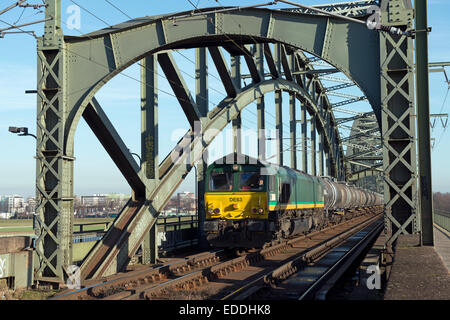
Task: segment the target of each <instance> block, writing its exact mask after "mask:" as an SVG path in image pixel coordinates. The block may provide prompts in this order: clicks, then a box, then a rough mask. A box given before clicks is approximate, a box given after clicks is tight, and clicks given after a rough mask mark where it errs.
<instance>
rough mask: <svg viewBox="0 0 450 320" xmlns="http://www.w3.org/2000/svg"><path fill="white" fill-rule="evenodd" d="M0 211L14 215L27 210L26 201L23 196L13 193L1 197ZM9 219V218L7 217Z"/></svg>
mask: <svg viewBox="0 0 450 320" xmlns="http://www.w3.org/2000/svg"><path fill="white" fill-rule="evenodd" d="M0 212H3V213H11V214H12V215H14V214H16V213H19V214H20V213H24V212H25V201H24V199H23V197H22V196H19V195H12V196H3V197H1V199H0ZM5 219H9V218H5Z"/></svg>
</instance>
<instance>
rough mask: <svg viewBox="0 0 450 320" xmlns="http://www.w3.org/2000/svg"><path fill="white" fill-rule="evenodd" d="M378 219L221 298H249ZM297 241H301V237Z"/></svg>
mask: <svg viewBox="0 0 450 320" xmlns="http://www.w3.org/2000/svg"><path fill="white" fill-rule="evenodd" d="M378 219H379V214H378V215H376V216H374V217H371V218H369V219H367V220H364V221H363V222H361V223H359V224H357V225H355V226H352V228H351V229H350V230H345V231H343V232H341V233H338V234H337V235H335V236H334V237H333V238H332V239H329V240H327V241H326V242H325V243H319V244H318V245H316V246H313V247H312V248H310V249H309V250H308V251H306V252H302V254H301V255H300V256H294V258H291V259H290V260H289V261H288V262H286V263H284V264H283V265H282V266H280V267H278V268H276V269H275V270H271V271H270V272H267V273H265V274H264V275H262V276H260V277H258V278H257V279H255V280H253V281H251V282H250V283H247V284H246V285H244V286H242V287H240V288H239V289H237V290H235V291H233V292H231V293H230V294H228V295H226V296H225V297H223V298H222V299H221V300H243V299H245V298H248V297H249V296H251V295H253V294H254V293H256V292H257V291H259V290H260V289H262V288H265V287H267V284H268V283H270V282H274V280H275V279H277V280H278V279H279V278H280V277H281V278H283V277H285V276H290V275H291V274H292V273H294V272H293V271H292V270H295V269H296V268H297V269H298V267H299V266H301V265H304V264H305V263H306V262H305V261H308V260H310V259H314V258H315V257H316V256H323V255H324V254H326V253H327V252H329V251H330V250H332V249H334V248H336V247H337V246H338V245H339V244H341V243H342V242H344V241H345V240H346V239H347V238H349V237H350V236H352V235H353V234H355V233H357V232H358V231H360V230H361V229H363V228H365V227H367V225H370V224H372V223H373V221H374V220H378ZM327 229H328V228H327ZM324 230H325V229H324ZM324 230H321V231H324ZM310 239H312V237H310ZM297 241H300V239H299V240H297Z"/></svg>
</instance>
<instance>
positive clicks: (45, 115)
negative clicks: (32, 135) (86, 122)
mask: <svg viewBox="0 0 450 320" xmlns="http://www.w3.org/2000/svg"><path fill="white" fill-rule="evenodd" d="M46 5H47V7H46V10H45V16H46V18H48V19H50V18H52V19H51V20H49V21H46V22H45V27H44V35H43V37H42V38H38V42H37V50H38V64H37V65H38V70H37V72H38V77H37V78H38V83H37V95H38V96H37V128H36V130H37V140H36V199H37V207H36V215H35V216H34V219H33V227H34V231H35V234H36V236H37V239H36V254H37V260H38V262H37V263H36V264H35V279H37V280H43V281H47V280H48V281H51V282H58V283H63V282H64V280H65V274H66V273H67V269H66V268H67V267H68V266H69V265H71V264H72V229H73V205H74V204H73V199H74V197H73V161H74V160H75V158H74V157H73V149H71V148H69V150H67V152H66V151H65V149H64V130H65V124H66V117H67V104H66V100H65V90H66V82H65V51H64V46H65V44H64V38H63V34H62V29H61V1H60V0H47V1H46Z"/></svg>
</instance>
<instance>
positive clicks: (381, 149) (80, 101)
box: [34, 0, 421, 282]
mask: <svg viewBox="0 0 450 320" xmlns="http://www.w3.org/2000/svg"><path fill="white" fill-rule="evenodd" d="M46 4H47V7H46V22H45V32H44V35H43V36H42V37H40V38H38V45H37V47H38V49H37V56H38V70H37V72H38V84H37V94H38V99H37V100H38V101H37V102H38V111H37V130H38V131H37V150H36V153H37V155H36V158H37V165H36V195H37V199H38V206H37V209H36V216H35V221H34V225H35V232H36V235H37V240H36V253H37V260H38V263H36V265H35V275H36V279H37V280H41V281H55V282H64V281H65V279H66V278H67V267H68V266H69V265H71V264H72V230H73V228H72V226H73V210H74V193H73V176H74V161H75V150H74V139H75V132H76V129H77V126H78V123H79V121H80V119H81V118H83V119H84V120H85V121H86V122H87V124H88V125H89V127H90V128H91V130H92V131H93V132H94V134H95V135H96V137H97V138H98V140H99V141H100V142H101V144H102V145H103V147H104V148H105V150H106V151H107V152H108V154H109V155H110V157H111V159H112V160H113V162H114V163H115V165H116V166H117V168H118V169H119V170H120V172H121V173H122V174H123V176H124V177H125V179H126V181H127V182H128V183H129V185H130V187H131V189H132V198H131V199H129V201H128V203H127V204H126V206H125V207H124V208H123V210H122V211H121V213H120V214H119V216H118V217H117V219H116V220H115V221H114V223H113V225H112V226H111V227H110V229H109V230H108V232H107V233H106V234H105V235H104V237H103V239H102V240H100V241H98V242H97V244H96V245H95V246H94V248H93V249H92V250H91V251H90V253H89V254H88V256H87V257H86V259H85V260H84V262H83V264H82V265H81V273H82V277H83V278H84V279H88V278H93V277H100V276H105V275H109V274H113V273H116V272H118V271H120V270H123V269H124V268H125V267H126V265H127V264H128V262H129V261H130V259H131V258H132V257H133V255H134V254H135V253H136V251H137V250H138V248H139V247H140V246H141V245H142V248H143V252H144V254H145V255H151V254H152V252H153V251H154V250H153V249H154V243H155V238H154V233H153V232H151V230H152V228H154V225H155V221H156V219H157V217H158V213H159V212H160V211H161V210H162V208H163V207H164V206H165V204H166V203H167V202H168V200H169V199H170V197H171V195H172V194H173V193H174V192H175V191H176V189H177V187H178V186H179V184H180V183H181V182H182V180H183V179H184V177H185V176H186V175H187V174H188V173H189V171H190V170H191V169H192V167H193V166H194V165H196V164H197V166H198V195H199V212H202V210H204V204H203V203H202V194H203V192H204V191H203V190H204V186H203V184H204V171H205V166H206V157H202V155H203V153H204V151H205V150H206V149H207V147H208V146H209V145H210V144H211V142H212V141H213V140H214V138H215V137H216V136H217V134H218V133H219V132H220V131H222V130H224V128H225V127H226V126H227V125H228V124H230V123H232V126H233V130H235V132H236V137H237V138H236V139H235V145H234V149H235V150H236V151H240V150H241V144H240V135H239V132H240V131H239V128H241V125H242V118H241V112H242V111H243V110H244V109H245V108H246V107H247V106H248V105H249V104H251V103H253V102H256V104H257V127H258V129H265V128H266V117H265V116H266V104H265V102H266V101H265V95H266V94H268V93H271V92H274V95H275V110H276V128H277V129H278V131H277V132H278V133H277V134H278V136H277V141H278V143H277V148H278V149H277V151H278V154H277V159H276V161H277V163H279V164H286V163H287V161H285V159H283V153H284V152H283V149H284V147H283V143H281V141H282V139H283V136H285V132H283V120H282V119H283V117H282V103H283V102H282V92H285V93H288V95H289V99H288V103H289V110H290V113H289V123H288V128H289V137H290V163H291V165H292V166H294V167H296V168H297V167H298V169H302V170H304V171H307V172H308V173H310V174H313V175H329V176H333V177H335V178H336V179H339V180H347V181H351V182H355V183H357V184H358V183H359V184H361V183H362V184H364V185H367V184H370V183H371V184H372V185H374V184H375V186H376V183H374V181H372V182H370V181H369V182H367V181H365V182H364V181H363V180H364V179H368V177H373V179H377V180H376V181H378V184H379V185H380V183H381V182H382V184H381V186H383V189H384V197H385V224H386V231H387V234H388V237H387V245H391V244H392V243H393V242H394V241H395V239H396V237H397V236H398V235H399V234H401V233H418V232H420V231H421V223H420V221H421V220H420V214H421V212H420V210H417V208H419V205H418V203H419V197H418V190H419V188H418V186H419V184H418V173H417V169H416V168H417V163H416V154H417V152H416V143H417V135H416V124H415V121H416V117H415V114H416V110H415V102H414V77H413V75H414V64H413V63H414V62H413V54H414V51H413V39H412V38H411V37H406V36H397V35H391V34H389V33H384V32H377V31H374V30H370V29H368V28H367V27H365V26H364V25H361V24H358V23H355V22H350V21H347V20H342V19H339V18H336V17H332V16H328V15H325V14H318V13H317V12H315V11H309V10H305V9H297V8H294V9H286V10H271V9H270V6H269V8H261V7H257V6H254V7H246V8H238V7H229V8H224V7H218V8H206V9H196V10H193V11H186V12H179V13H175V14H170V15H160V16H153V17H143V18H138V19H132V20H130V21H126V22H124V23H122V24H119V25H115V26H112V27H110V28H106V29H102V30H98V31H96V32H92V33H89V34H85V35H82V36H77V37H75V36H64V35H63V33H62V28H61V15H60V14H61V13H60V11H61V1H60V0H47V1H46ZM371 5H378V2H377V1H370V0H368V1H355V2H351V3H350V2H349V3H340V4H335V5H327V6H320V8H321V9H322V10H325V11H328V12H332V13H339V14H341V15H345V16H351V17H354V18H359V19H361V20H365V19H366V18H367V16H368V14H367V9H368V8H369V6H371ZM382 19H383V23H384V24H386V25H388V26H395V27H399V28H401V29H402V30H411V29H412V28H413V9H412V6H411V4H410V1H403V0H391V1H389V4H388V7H387V8H386V10H385V11H383V12H382ZM183 49H195V54H196V58H195V70H196V71H195V72H196V73H195V79H196V80H195V93H191V92H190V91H189V89H188V86H187V84H186V81H185V79H184V78H183V75H182V73H181V71H180V69H179V68H178V67H177V64H176V61H175V59H174V57H173V52H175V51H177V50H183ZM208 55H209V56H210V57H211V59H212V61H213V63H214V66H215V68H216V69H217V72H218V74H219V77H220V80H221V82H222V84H223V88H224V90H225V92H226V97H225V98H224V99H223V100H222V101H221V102H220V103H219V104H218V105H214V107H213V108H210V104H211V102H210V101H209V98H208V96H209V90H208V88H209V86H208V75H209V72H208V67H209V66H208ZM227 57H229V59H228V58H227ZM320 61H324V62H325V63H326V65H327V66H328V68H325V69H324V68H317V63H318V62H320ZM136 63H138V64H139V66H140V70H141V78H140V82H141V123H142V126H141V146H142V148H141V157H142V165H141V166H140V165H139V164H138V163H137V162H136V161H135V160H134V159H133V157H132V155H131V154H130V151H129V150H128V148H127V147H126V146H125V144H124V142H123V141H122V139H121V137H120V136H119V134H118V133H117V132H116V130H115V128H114V127H113V125H112V124H111V122H110V121H109V119H108V116H107V114H106V113H105V112H104V111H103V109H102V107H101V106H100V104H99V103H98V101H97V100H96V98H95V94H96V93H97V92H98V91H99V90H100V89H101V88H102V87H103V86H104V85H105V84H106V83H108V81H109V80H111V79H112V78H113V77H114V76H116V75H118V74H119V73H120V72H122V71H123V70H125V69H126V68H128V67H130V66H131V65H133V64H136ZM247 70H248V72H247ZM161 72H162V73H163V74H164V75H165V77H166V78H167V80H168V81H169V83H170V86H171V89H172V90H173V94H174V95H175V96H176V98H177V100H178V102H179V107H180V109H181V110H182V111H183V112H184V114H185V116H186V118H187V120H188V121H189V124H190V127H191V128H190V130H188V131H187V132H186V134H185V135H184V137H183V138H182V139H181V140H180V141H179V142H178V143H177V145H176V147H175V148H174V149H173V151H172V152H171V153H170V154H169V155H167V156H166V157H165V158H164V159H163V160H162V161H160V158H159V156H160V155H159V153H158V145H159V144H160V143H161V140H160V139H159V135H158V134H159V132H158V131H159V128H160V127H159V126H158V125H159V124H158V107H159V105H158V81H157V80H158V74H159V73H161ZM336 72H341V73H343V74H345V75H346V76H347V78H348V79H346V80H342V79H341V82H340V83H339V84H338V85H335V86H332V87H326V86H325V85H324V84H323V81H324V80H327V79H328V80H330V79H331V80H333V78H332V76H330V75H331V74H333V73H336ZM243 79H248V80H247V82H244V81H243ZM354 85H356V86H358V87H359V88H360V89H361V91H362V92H363V93H364V96H363V97H348V99H347V100H344V101H342V102H341V103H335V104H333V103H331V102H330V99H329V96H331V95H333V94H334V95H335V96H336V95H337V96H339V91H338V90H339V89H343V88H346V87H350V86H354ZM340 96H341V97H346V96H345V95H343V94H341V95H340ZM360 100H367V101H368V102H369V103H370V105H371V107H372V111H371V112H347V113H348V114H350V115H349V117H346V118H338V117H336V116H335V115H334V112H336V111H342V110H343V109H342V106H343V105H346V104H349V103H352V102H355V101H360ZM296 106H299V107H300V114H298V112H296V110H297V108H296ZM307 121H309V122H310V125H309V127H310V130H306V129H307ZM351 121H353V125H352V126H351V127H350V126H348V125H347V124H348V123H349V122H351ZM297 122H299V123H300V124H301V130H297ZM284 125H285V126H286V124H284ZM346 126H347V127H348V129H349V130H350V135H349V136H348V137H343V136H342V135H341V134H340V131H339V129H342V128H345V127H346ZM297 131H298V132H297ZM307 131H309V134H308V132H307ZM259 132H262V130H260V131H259ZM203 133H208V134H203ZM264 139H265V136H264V135H263V134H258V155H259V157H260V158H261V159H265V158H266V157H267V155H266V150H265V148H266V144H265V140H264ZM297 139H301V141H302V142H301V144H300V145H301V151H300V152H298V151H297V148H296V146H297V143H296V140H297ZM308 139H309V140H310V141H311V148H312V152H311V153H309V154H308V152H307V145H306V141H307V140H308ZM317 145H318V148H317V149H318V150H316V146H317ZM298 153H300V154H299V159H297V156H298ZM310 154H312V155H314V156H312V157H311V156H310ZM316 155H317V156H316ZM308 157H310V159H309V160H308ZM298 163H299V164H300V165H297V164H298ZM308 164H309V165H308ZM361 181H363V182H361ZM380 181H381V182H380ZM378 191H382V190H380V189H379V190H378ZM199 217H201V215H199ZM200 223H201V222H200Z"/></svg>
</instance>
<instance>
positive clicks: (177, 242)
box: [73, 215, 198, 262]
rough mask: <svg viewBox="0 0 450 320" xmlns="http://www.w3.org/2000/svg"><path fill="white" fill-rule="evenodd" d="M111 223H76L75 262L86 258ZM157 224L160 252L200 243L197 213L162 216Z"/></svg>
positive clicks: (74, 236) (74, 240)
mask: <svg viewBox="0 0 450 320" xmlns="http://www.w3.org/2000/svg"><path fill="white" fill-rule="evenodd" d="M111 224H112V221H105V222H89V223H76V224H74V226H75V227H78V228H79V229H78V230H77V231H75V232H74V235H73V244H74V246H73V259H74V261H75V262H77V261H81V260H83V259H84V257H85V256H86V254H87V253H88V252H89V250H90V249H91V248H92V247H93V246H94V245H95V242H96V241H98V240H100V239H102V237H103V235H104V234H105V232H106V231H107V230H108V228H109V227H110V226H111ZM157 226H158V239H157V241H158V246H159V252H160V254H164V253H169V252H171V251H174V250H176V249H181V248H185V247H189V246H194V245H196V244H197V243H198V239H197V227H198V219H197V215H189V216H173V217H170V216H169V217H160V218H158V222H157Z"/></svg>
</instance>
